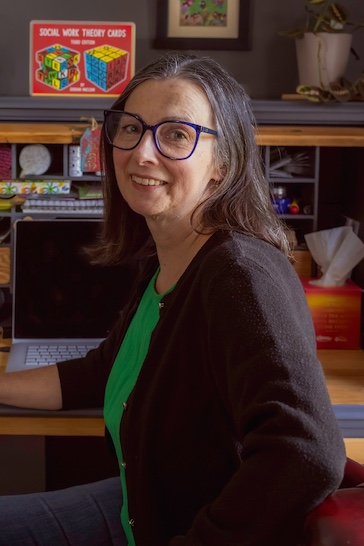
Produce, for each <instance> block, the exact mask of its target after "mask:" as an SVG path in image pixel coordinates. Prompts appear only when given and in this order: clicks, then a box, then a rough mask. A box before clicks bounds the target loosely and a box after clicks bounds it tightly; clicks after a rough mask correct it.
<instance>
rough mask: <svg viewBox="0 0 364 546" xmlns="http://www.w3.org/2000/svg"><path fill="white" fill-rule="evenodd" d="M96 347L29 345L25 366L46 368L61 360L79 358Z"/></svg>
mask: <svg viewBox="0 0 364 546" xmlns="http://www.w3.org/2000/svg"><path fill="white" fill-rule="evenodd" d="M96 347H97V345H89V344H87V345H39V346H37V345H31V346H29V347H28V350H27V356H26V361H25V364H26V366H47V365H48V364H55V363H56V362H61V361H62V360H69V359H72V358H80V357H83V356H85V355H86V353H87V352H88V351H89V350H90V349H95V348H96Z"/></svg>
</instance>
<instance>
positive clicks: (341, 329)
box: [301, 279, 361, 349]
mask: <svg viewBox="0 0 364 546" xmlns="http://www.w3.org/2000/svg"><path fill="white" fill-rule="evenodd" d="M309 281H310V279H301V282H302V285H303V288H304V291H305V293H306V298H307V302H308V305H309V308H310V311H311V315H312V319H313V323H314V327H315V332H316V340H317V348H318V349H360V315H361V288H360V287H359V286H357V285H356V284H355V283H354V282H352V281H351V280H348V281H347V283H346V284H345V285H344V286H333V287H325V288H323V287H322V286H315V285H313V284H310V282H309Z"/></svg>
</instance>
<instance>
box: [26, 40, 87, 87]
mask: <svg viewBox="0 0 364 546" xmlns="http://www.w3.org/2000/svg"><path fill="white" fill-rule="evenodd" d="M37 61H38V63H39V65H40V68H39V70H37V72H36V77H37V79H38V80H39V81H41V82H42V83H45V84H46V85H49V86H50V87H53V88H55V89H59V90H62V89H65V88H66V87H68V86H69V85H71V84H73V83H75V82H77V81H78V80H79V78H80V71H79V69H78V67H77V65H78V63H79V61H80V53H79V52H78V51H72V50H71V49H69V48H68V47H64V46H62V45H58V44H55V45H52V46H49V47H47V48H46V49H43V50H42V51H37Z"/></svg>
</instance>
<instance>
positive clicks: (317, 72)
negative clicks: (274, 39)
mask: <svg viewBox="0 0 364 546" xmlns="http://www.w3.org/2000/svg"><path fill="white" fill-rule="evenodd" d="M304 9H305V12H306V20H305V24H304V26H303V27H301V28H298V29H293V30H290V31H284V32H280V34H281V35H284V36H289V37H292V38H295V41H296V53H297V64H298V73H299V83H300V85H304V86H314V87H318V88H321V89H326V88H328V87H330V85H331V84H332V83H334V82H338V81H340V79H341V78H343V77H344V75H345V71H346V67H347V62H348V59H349V55H350V52H352V53H354V55H356V53H355V51H354V50H353V49H352V33H353V32H354V31H355V30H357V29H359V28H364V23H359V24H355V23H353V22H352V21H351V20H350V18H349V11H348V9H347V8H346V7H345V6H344V5H343V4H339V3H336V2H330V1H328V0H304ZM356 57H357V55H356ZM357 58H358V57H357Z"/></svg>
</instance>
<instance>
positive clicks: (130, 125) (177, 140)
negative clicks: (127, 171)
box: [104, 110, 218, 160]
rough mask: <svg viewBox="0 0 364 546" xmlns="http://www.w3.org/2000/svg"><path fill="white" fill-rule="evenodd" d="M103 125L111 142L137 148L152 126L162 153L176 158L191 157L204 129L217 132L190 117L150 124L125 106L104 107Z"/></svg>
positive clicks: (120, 146)
mask: <svg viewBox="0 0 364 546" xmlns="http://www.w3.org/2000/svg"><path fill="white" fill-rule="evenodd" d="M104 128H105V135H106V139H107V141H108V143H109V144H111V146H113V147H114V148H118V149H119V150H133V149H134V148H136V147H137V146H138V144H139V142H140V141H141V139H142V138H143V135H144V133H145V132H146V131H147V130H148V129H149V130H150V131H152V133H153V140H154V144H155V146H156V148H157V150H158V151H159V153H160V154H162V155H163V156H164V157H167V158H168V159H177V160H182V159H188V158H189V157H191V155H192V154H193V152H194V151H195V149H196V146H197V143H198V139H199V138H200V134H201V133H207V134H209V135H213V136H215V137H217V136H218V133H217V131H215V130H214V129H209V128H208V127H203V126H202V125H196V124H195V123H190V122H189V121H161V122H160V123H157V124H156V125H148V124H147V123H145V122H144V121H143V120H142V119H141V118H140V117H139V116H136V115H135V114H129V112H124V111H122V110H105V111H104Z"/></svg>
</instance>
